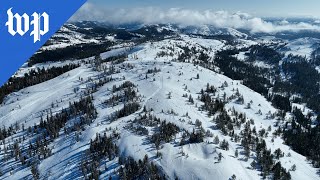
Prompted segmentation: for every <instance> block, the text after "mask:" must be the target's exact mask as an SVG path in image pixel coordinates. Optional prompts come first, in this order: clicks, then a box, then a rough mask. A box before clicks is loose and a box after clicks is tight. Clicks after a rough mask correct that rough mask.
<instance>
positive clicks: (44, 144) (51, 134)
mask: <svg viewBox="0 0 320 180" xmlns="http://www.w3.org/2000/svg"><path fill="white" fill-rule="evenodd" d="M96 117H97V112H96V109H95V107H94V105H93V102H92V96H88V97H85V98H81V99H80V101H78V102H73V103H70V105H69V107H68V108H67V109H63V110H62V111H61V112H59V113H56V114H53V113H52V112H51V110H50V113H48V114H47V117H46V118H45V119H43V118H41V120H40V124H38V125H37V124H35V125H34V126H29V127H28V128H27V129H25V128H24V126H23V127H22V132H23V133H25V134H27V135H29V136H30V137H34V138H33V140H32V141H30V142H29V145H28V147H24V146H23V144H24V141H25V139H26V137H25V136H23V138H19V139H15V140H14V143H13V144H8V145H6V144H5V140H3V142H4V150H3V151H4V160H5V161H8V160H9V159H11V158H15V160H16V161H20V162H21V164H22V165H26V166H29V167H32V171H33V175H34V178H35V179H37V178H38V176H39V174H38V172H37V164H38V162H39V161H40V160H43V159H46V158H47V157H49V156H51V155H52V150H51V148H50V147H49V145H50V143H51V142H52V141H53V140H54V139H56V138H57V137H59V135H60V133H61V130H62V129H63V128H64V127H65V124H66V123H67V121H69V120H71V119H79V121H78V122H77V123H75V124H74V125H73V126H71V127H68V128H64V133H65V134H68V133H70V132H74V131H78V130H79V129H81V127H82V126H83V125H87V124H90V123H91V122H92V120H93V119H95V118H96ZM17 127H19V125H17ZM17 130H19V128H18V129H15V131H17ZM5 132H8V130H5Z"/></svg>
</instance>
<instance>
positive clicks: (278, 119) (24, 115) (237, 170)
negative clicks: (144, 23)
mask: <svg viewBox="0 0 320 180" xmlns="http://www.w3.org/2000/svg"><path fill="white" fill-rule="evenodd" d="M157 28H158V30H159V32H162V31H163V29H167V30H168V31H170V30H172V28H171V29H170V28H160V27H157ZM202 30H203V31H206V29H202ZM227 31H228V34H227V35H230V34H232V37H233V38H236V40H232V41H231V40H228V39H227V40H226V39H219V38H211V39H210V38H203V37H200V36H199V37H198V36H195V35H188V34H178V35H176V34H175V35H173V36H172V37H166V38H164V39H162V40H152V41H151V42H150V41H146V42H143V43H137V42H135V43H129V44H128V42H126V41H123V40H119V39H116V38H115V39H114V38H112V41H114V42H115V43H116V44H117V46H113V47H112V48H109V49H108V50H107V49H105V52H102V53H99V56H92V57H89V58H84V59H76V60H74V59H70V60H68V61H62V62H44V63H39V64H35V65H32V66H31V67H27V66H25V67H23V68H21V69H20V70H19V71H18V72H17V73H16V77H24V74H26V73H29V72H32V70H37V69H50V68H52V67H63V66H65V65H68V64H76V65H78V67H76V68H72V70H70V71H66V72H64V71H62V70H61V71H62V72H61V75H57V76H56V77H54V78H51V79H48V80H46V81H43V80H39V83H35V84H34V85H32V86H29V87H23V88H19V90H18V91H16V92H12V93H9V94H8V95H7V96H6V97H5V98H4V100H3V102H2V104H1V105H0V126H1V127H3V130H1V137H0V138H1V139H2V141H1V144H0V148H1V150H0V158H1V161H0V163H1V167H0V175H1V176H0V179H32V178H40V179H50V180H51V179H52V180H57V179H85V178H87V179H89V178H93V179H94V178H100V179H108V178H112V179H125V178H126V177H127V178H129V179H130V178H133V179H135V178H136V179H139V178H141V179H144V178H143V177H145V178H150V179H161V178H165V179H175V178H178V179H183V180H184V179H210V180H211V179H216V180H220V179H242V180H249V179H252V180H254V179H262V178H270V179H296V180H300V179H306V180H307V179H310V180H315V179H320V176H319V169H317V168H315V167H314V166H312V164H311V163H310V161H311V160H310V159H307V158H306V157H305V156H303V155H302V154H299V153H297V152H296V151H294V150H293V149H292V148H291V147H290V146H289V145H288V143H287V142H285V140H284V138H283V137H282V132H279V129H280V131H281V130H282V128H284V127H285V126H290V125H291V124H290V122H292V119H293V115H292V114H291V113H290V112H287V114H286V112H284V114H285V115H283V113H281V111H280V110H279V108H278V107H275V106H274V104H273V103H271V102H270V100H268V99H267V98H266V97H265V96H264V95H263V94H262V93H258V92H256V91H254V90H252V89H250V88H249V87H247V86H245V85H244V83H246V82H244V81H243V80H241V79H240V78H238V79H231V78H230V77H227V76H228V73H227V72H226V70H225V69H224V67H223V66H219V65H221V64H222V63H223V59H222V60H221V61H222V62H220V61H216V60H217V53H219V52H220V51H222V50H228V49H230V48H235V49H236V50H239V51H240V53H238V54H235V55H234V56H232V57H241V58H239V59H240V60H239V62H240V63H244V64H249V65H251V64H252V67H253V68H262V69H263V70H264V68H266V69H271V70H269V71H270V73H271V72H272V68H273V67H275V66H276V65H277V64H276V63H275V64H276V65H274V64H268V65H265V64H267V63H269V62H264V63H265V64H263V65H261V61H260V60H259V61H258V60H257V61H255V62H252V61H250V58H248V57H247V56H248V53H249V52H250V47H251V46H255V45H258V44H259V43H260V40H255V39H253V38H252V39H251V40H248V36H249V35H246V34H244V33H241V32H239V31H237V30H233V29H228V30H227ZM204 35H208V33H207V31H206V33H205V34H204ZM59 37H60V38H61V37H62V39H69V41H70V42H72V43H73V44H81V43H100V42H101V39H100V40H95V39H85V38H84V36H83V35H81V34H79V32H75V31H71V30H70V27H69V29H67V28H63V29H62V30H61V34H57V35H55V37H54V38H59ZM110 37H111V35H110V36H108V37H107V38H106V39H107V40H108V41H109V40H110ZM112 37H115V36H112ZM69 41H68V42H60V41H59V42H55V43H54V44H53V45H49V46H47V47H44V49H50V50H52V49H55V48H63V47H65V46H69V45H70V44H69ZM301 41H302V42H300V40H299V41H298V40H297V41H294V42H290V43H289V44H288V45H287V47H288V48H290V49H288V50H287V52H286V53H284V56H288V55H289V54H290V53H293V54H295V53H298V54H305V55H309V54H310V53H311V50H310V49H309V48H311V46H309V45H308V43H304V40H301ZM305 41H308V40H305ZM308 42H309V43H311V42H310V41H308ZM301 43H302V44H301ZM266 44H268V45H270V44H272V43H271V42H269V41H268V42H267V43H266ZM300 45H301V46H300ZM298 46H299V48H298ZM254 52H257V51H254ZM221 56H222V55H221ZM257 56H258V55H257ZM219 57H220V56H219ZM259 57H260V56H259ZM247 59H249V60H247ZM218 60H219V59H218ZM203 62H205V63H203ZM241 65H242V64H241ZM230 67H232V66H231V65H230ZM250 67H251V66H250ZM239 68H241V67H239ZM233 69H237V68H233ZM240 70H241V69H240ZM283 71H285V70H283ZM41 73H45V72H41ZM252 73H253V72H252ZM283 74H286V73H285V72H283ZM287 74H289V73H287ZM45 77H47V76H45ZM271 81H273V79H272V78H271V80H270V82H271ZM267 83H269V81H268V82H267ZM270 92H271V91H270ZM270 92H267V94H268V93H270ZM295 105H296V107H300V104H299V102H297V103H296V104H295ZM301 107H302V106H301ZM301 109H302V108H301ZM307 110H309V111H310V112H311V111H312V110H311V109H307ZM305 115H307V114H305ZM314 116H315V115H314ZM288 123H289V125H288ZM301 143H303V142H301ZM129 157H132V158H133V162H134V161H136V163H132V164H128V163H129V162H131V161H129V160H128V159H127V161H126V158H129ZM123 159H125V160H123ZM139 160H141V161H140V162H139ZM144 169H145V170H144ZM132 174H134V175H136V177H132V176H130V175H132Z"/></svg>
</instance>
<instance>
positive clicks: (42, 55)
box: [28, 42, 113, 67]
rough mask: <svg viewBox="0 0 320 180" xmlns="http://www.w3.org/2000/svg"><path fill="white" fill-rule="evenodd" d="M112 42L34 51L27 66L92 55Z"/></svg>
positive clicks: (102, 50) (104, 49) (98, 52)
mask: <svg viewBox="0 0 320 180" xmlns="http://www.w3.org/2000/svg"><path fill="white" fill-rule="evenodd" d="M112 44H113V43H112V42H104V43H103V44H96V43H90V44H77V45H71V46H67V47H64V48H57V49H53V50H43V51H41V52H38V53H35V54H34V55H33V56H32V57H31V58H30V60H29V61H28V66H29V67H31V66H32V65H35V64H38V63H44V62H49V61H63V60H70V59H84V58H88V57H93V56H95V55H97V54H100V53H103V52H105V51H106V49H108V48H109V47H110V46H111V45H112Z"/></svg>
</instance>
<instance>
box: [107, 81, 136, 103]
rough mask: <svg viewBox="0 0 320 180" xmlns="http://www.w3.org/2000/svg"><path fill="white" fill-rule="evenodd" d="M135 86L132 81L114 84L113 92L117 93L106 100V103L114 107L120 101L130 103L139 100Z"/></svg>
mask: <svg viewBox="0 0 320 180" xmlns="http://www.w3.org/2000/svg"><path fill="white" fill-rule="evenodd" d="M134 87H135V86H134V84H132V83H131V82H130V81H127V82H125V83H123V84H122V85H120V86H119V87H117V86H113V88H112V92H113V93H116V94H113V95H112V97H111V98H109V99H107V100H106V101H105V102H104V104H105V105H106V106H112V107H114V106H117V105H119V104H120V103H128V102H133V101H135V100H137V99H136V98H137V92H136V90H135V89H134Z"/></svg>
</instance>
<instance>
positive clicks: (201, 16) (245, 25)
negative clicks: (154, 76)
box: [72, 3, 320, 33]
mask: <svg viewBox="0 0 320 180" xmlns="http://www.w3.org/2000/svg"><path fill="white" fill-rule="evenodd" d="M72 20H89V21H102V22H108V23H112V24H124V23H143V24H158V23H172V24H179V25H181V26H201V25H213V26H215V27H218V28H225V27H230V28H236V29H246V30H249V31H251V32H252V33H257V32H265V33H275V32H281V31H300V30H313V31H320V26H318V25H312V24H308V23H303V22H301V23H295V24H290V23H289V22H288V21H282V22H280V23H277V24H274V23H271V22H267V21H265V20H263V19H261V18H258V17H252V16H251V15H249V14H247V13H241V12H238V13H229V12H227V11H211V10H205V11H199V10H190V9H179V8H171V9H167V10H163V9H159V8H153V7H146V8H145V7H144V8H130V9H106V8H100V7H97V6H94V5H93V4H90V3H87V4H85V5H84V6H83V7H82V8H81V9H80V10H79V12H78V13H77V14H76V15H74V17H73V18H72Z"/></svg>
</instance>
